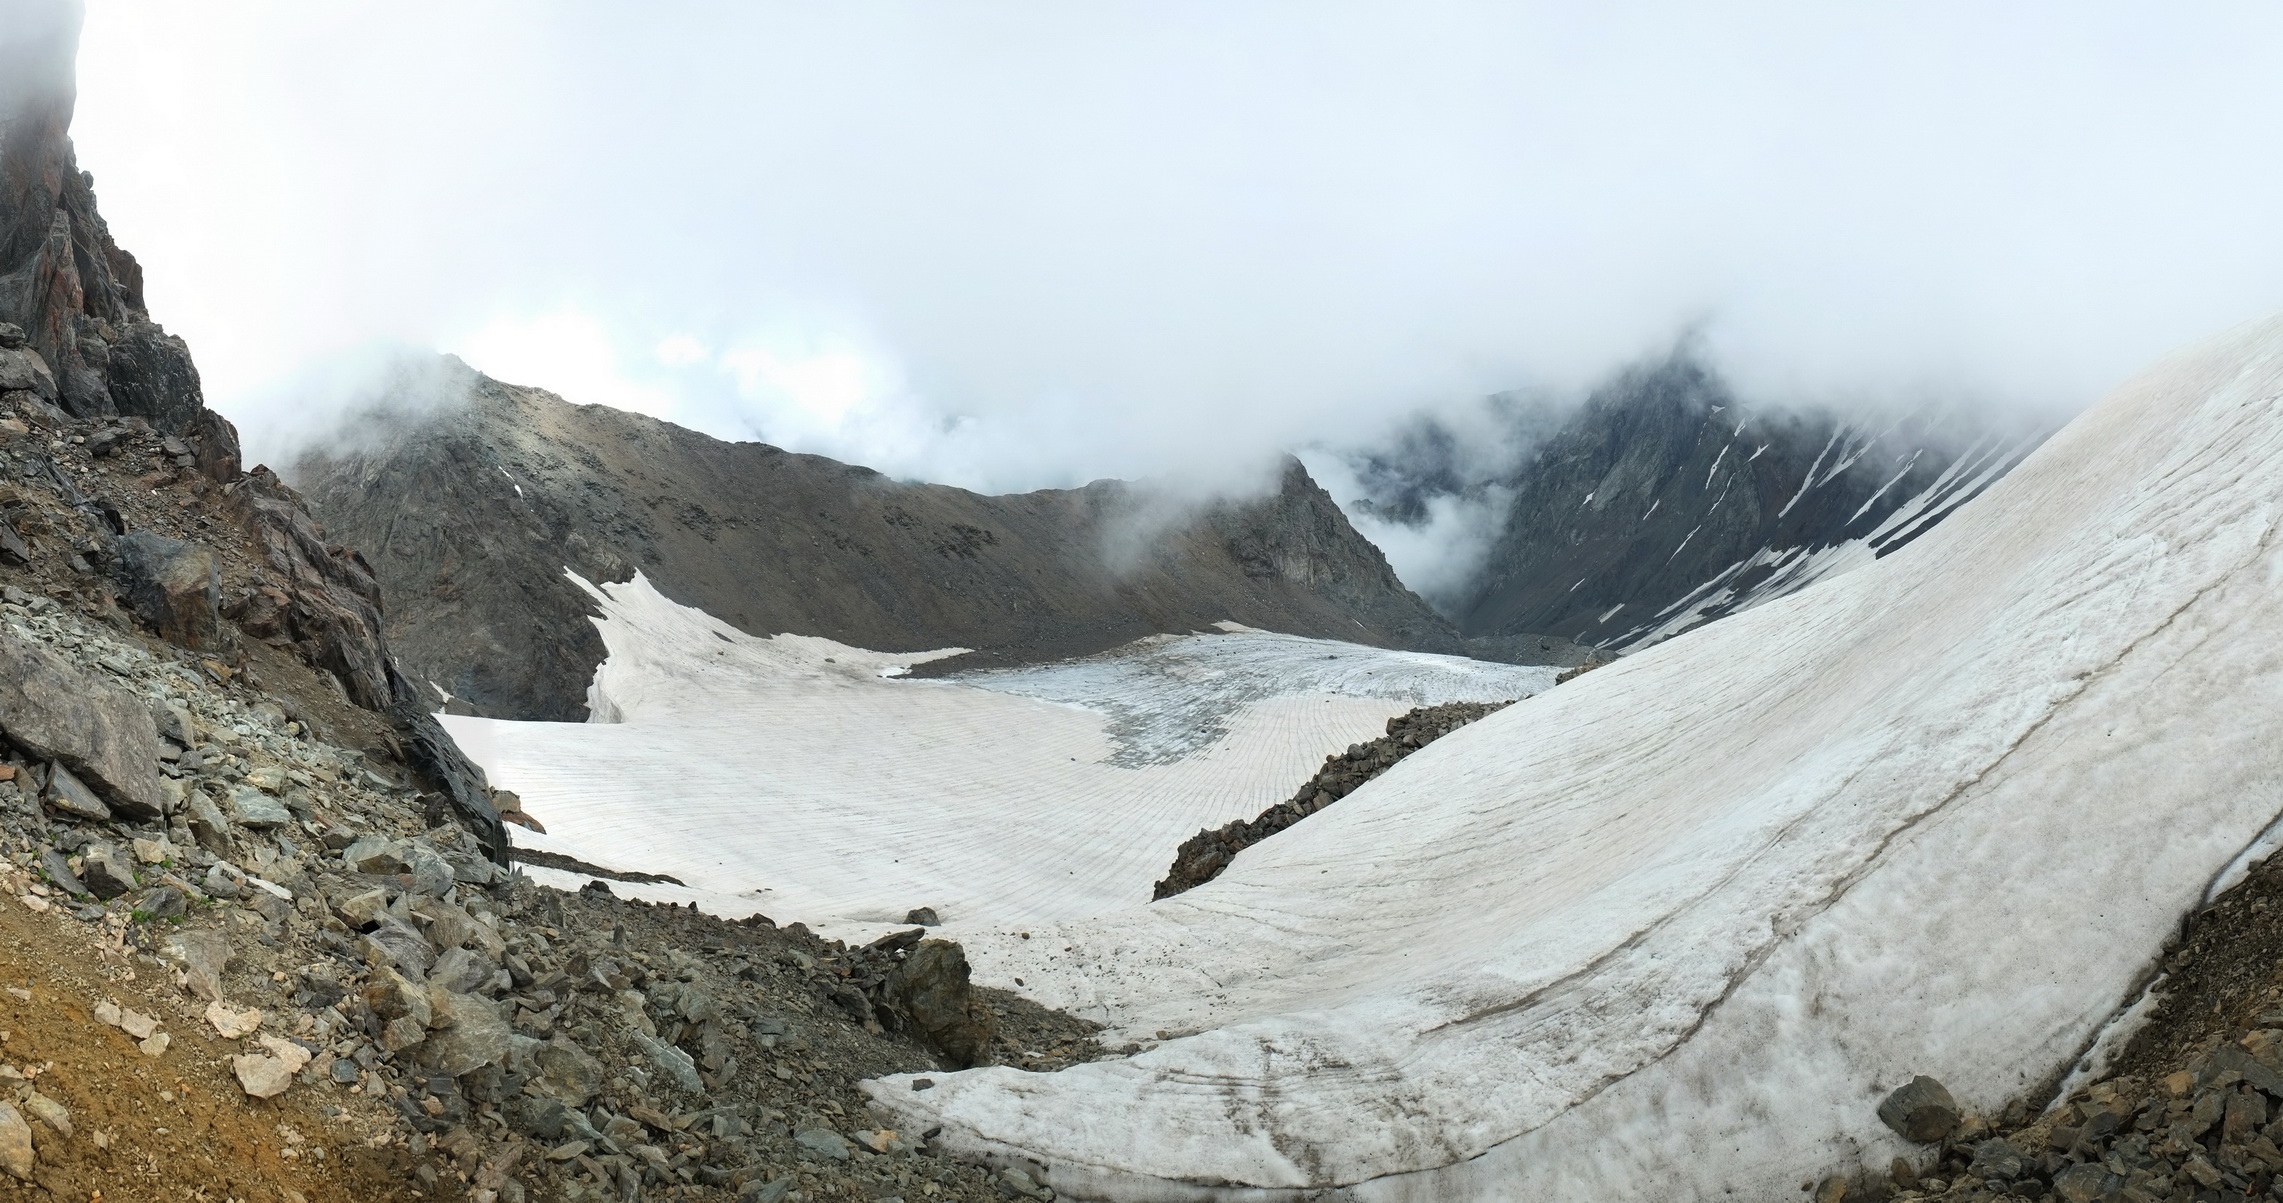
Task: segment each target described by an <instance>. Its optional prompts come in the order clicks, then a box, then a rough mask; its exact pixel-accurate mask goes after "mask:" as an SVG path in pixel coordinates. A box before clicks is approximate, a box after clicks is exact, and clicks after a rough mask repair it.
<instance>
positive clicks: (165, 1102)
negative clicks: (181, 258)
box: [0, 0, 1101, 1203]
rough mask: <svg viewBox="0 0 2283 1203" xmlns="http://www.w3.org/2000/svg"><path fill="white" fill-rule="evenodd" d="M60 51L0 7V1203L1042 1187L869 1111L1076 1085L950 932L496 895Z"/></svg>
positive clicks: (1056, 1043) (478, 820) (1086, 1044)
mask: <svg viewBox="0 0 2283 1203" xmlns="http://www.w3.org/2000/svg"><path fill="white" fill-rule="evenodd" d="M78 21H79V12H78V8H77V6H76V5H75V4H71V3H66V2H62V0H56V2H49V0H9V2H8V3H5V4H0V319H5V320H0V977H5V979H6V981H7V982H8V983H9V988H8V989H7V991H6V992H5V994H4V995H0V1026H4V1027H5V1029H6V1030H5V1031H0V1185H5V1186H6V1187H7V1188H9V1189H11V1190H15V1191H18V1192H34V1191H36V1192H38V1193H40V1194H41V1195H42V1196H43V1197H56V1198H66V1197H68V1198H75V1199H85V1198H91V1197H92V1198H100V1199H108V1200H114V1201H124V1200H139V1199H162V1198H163V1199H176V1198H181V1197H183V1191H184V1190H185V1189H189V1190H190V1191H191V1192H192V1194H193V1195H195V1196H197V1197H201V1198H225V1197H227V1198H238V1199H248V1200H253V1199H264V1200H284V1201H287V1203H307V1201H308V1200H312V1199H315V1200H358V1201H364V1200H379V1199H406V1198H427V1199H436V1198H447V1199H450V1198H466V1199H473V1200H477V1201H479V1203H494V1201H495V1200H521V1199H526V1198H546V1199H558V1198H560V1199H578V1198H594V1199H601V1198H609V1199H615V1200H627V1199H637V1198H653V1199H655V1198H695V1199H721V1200H727V1199H730V1198H738V1199H741V1200H746V1201H749V1203H750V1201H753V1200H770V1201H776V1200H785V1199H795V1200H798V1199H814V1198H838V1197H858V1196H869V1197H880V1198H885V1197H896V1196H898V1194H899V1193H901V1194H909V1195H913V1196H915V1197H916V1196H923V1195H924V1196H934V1197H948V1198H955V1199H984V1198H1002V1197H1006V1196H1007V1194H1008V1192H1010V1191H1012V1192H1016V1193H1021V1194H1030V1195H1032V1196H1034V1197H1041V1198H1046V1197H1051V1196H1050V1195H1049V1194H1047V1193H1046V1192H1043V1191H1040V1190H1039V1189H1038V1188H1036V1187H1035V1185H1034V1184H1032V1183H1031V1182H1030V1180H1029V1179H1028V1178H1027V1177H1025V1176H1024V1175H1023V1174H1022V1173H1021V1171H1020V1170H1019V1169H1012V1170H1008V1171H1006V1172H1001V1173H994V1172H991V1171H987V1170H984V1169H981V1168H976V1167H969V1166H961V1165H953V1164H949V1163H946V1162H943V1161H940V1160H938V1159H936V1158H935V1157H933V1156H932V1155H931V1151H930V1149H929V1147H928V1145H927V1143H926V1142H925V1141H924V1139H921V1138H919V1137H917V1136H914V1135H913V1134H908V1133H901V1134H900V1133H893V1132H886V1131H882V1130H880V1128H879V1126H878V1125H877V1123H872V1122H869V1121H868V1120H867V1118H866V1113H865V1111H864V1110H863V1103H862V1100H861V1098H860V1097H859V1096H858V1095H857V1094H856V1092H855V1091H854V1089H853V1085H852V1083H853V1081H854V1080H855V1079H857V1078H859V1077H862V1076H867V1075H872V1074H877V1073H882V1072H887V1071H890V1070H898V1069H914V1068H921V1069H924V1068H926V1067H929V1066H935V1065H966V1064H973V1063H978V1062H992V1063H999V1062H1003V1063H1007V1064H1013V1065H1019V1066H1026V1067H1030V1068H1039V1069H1047V1068H1053V1067H1055V1066H1057V1065H1061V1064H1066V1063H1068V1062H1069V1061H1070V1060H1073V1059H1086V1058H1091V1057H1095V1056H1099V1055H1101V1054H1100V1053H1099V1051H1098V1050H1096V1049H1095V1048H1094V1047H1093V1045H1092V1044H1091V1043H1090V1041H1089V1040H1088V1038H1087V1030H1086V1028H1085V1026H1084V1025H1082V1024H1078V1023H1075V1022H1073V1021H1070V1020H1068V1019H1066V1018H1063V1017H1060V1016H1056V1015H1053V1014H1051V1013H1048V1012H1045V1011H1043V1010H1041V1009H1039V1008H1037V1007H1034V1006H1031V1005H1029V1004H1027V1003H1024V1002H1022V1001H1021V1000H1018V999H1014V998H1012V997H1009V996H1004V995H993V994H990V993H988V992H981V991H976V990H974V989H971V988H970V987H969V986H968V985H967V980H966V973H965V964H964V961H963V960H962V959H961V957H960V954H959V950H958V948H957V946H956V945H952V944H947V943H944V942H942V941H933V940H928V939H925V938H924V932H923V931H920V930H917V929H914V930H911V931H908V932H905V933H902V934H900V935H898V936H896V937H894V938H891V939H889V940H887V941H883V942H882V943H881V944H879V945H876V946H873V947H870V948H861V949H851V948H847V947H844V946H841V945H838V944H834V943H830V942H827V941H823V940H820V939H818V938H816V937H814V936H812V935H810V934H809V933H807V932H805V931H803V930H801V929H800V928H798V927H797V926H795V927H793V928H789V929H786V930H782V931H780V930H778V929H777V928H775V927H774V925H772V924H771V923H770V922H769V921H768V920H767V919H766V918H762V917H758V916H755V917H752V918H749V919H747V920H746V921H744V922H741V923H728V922H724V921H721V920H717V919H713V918H710V917H705V916H699V915H697V914H695V913H692V912H684V911H675V910H670V909H668V908H656V907H645V906H641V905H638V904H630V903H625V902H622V901H620V900H617V899H614V898H611V897H609V896H608V895H607V894H604V893H601V892H600V891H590V892H587V893H584V894H581V895H576V896H567V895H560V894H554V893H551V892H547V891H542V890H539V889H537V888H535V887H533V886H532V885H531V884H530V883H529V882H528V881H526V880H524V879H522V878H521V877H520V875H519V874H517V873H515V872H514V871H513V870H512V869H511V868H509V867H508V866H507V863H506V860H505V857H506V852H507V849H506V843H505V840H504V837H503V833H502V830H501V824H500V820H499V818H498V817H497V814H496V812H495V810H494V806H493V800H492V794H491V792H490V790H489V788H488V786H487V785H486V783H485V782H484V780H483V776H482V774H481V772H480V771H479V770H477V769H476V768H475V767H474V766H473V765H471V764H470V763H469V762H468V761H467V760H466V759H465V757H463V756H461V755H460V753H459V752H458V750H457V748H456V747H454V746H453V745H452V742H451V740H450V739H449V737H448V736H446V735H445V734H444V732H443V731H442V729H441V728H440V727H439V726H437V724H436V723H435V722H434V720H433V718H431V717H430V716H429V715H428V714H427V712H426V711H425V710H424V709H423V708H422V707H421V706H420V705H418V703H417V700H416V699H415V697H414V695H413V692H412V690H411V689H410V688H409V687H408V686H407V685H406V683H405V682H404V680H403V678H402V677H401V676H400V675H398V674H397V672H396V670H395V668H394V664H393V658H392V656H391V654H390V649H389V647H388V645H387V643H386V642H385V640H384V638H383V636H382V625H383V622H382V611H381V609H380V590H379V587H378V585H377V584H376V583H375V581H374V578H373V576H372V573H371V571H370V569H369V568H368V567H367V565H366V561H365V559H364V557H363V556H362V555H360V554H358V553H357V552H356V551H354V550H351V549H349V548H346V547H343V546H341V545H339V544H337V543H331V542H328V541H327V539H326V537H325V533H324V531H323V530H322V528H320V527H319V526H318V524H317V523H316V521H315V520H314V519H313V518H312V517H311V516H310V514H309V513H308V511H307V509H306V507H305V506H304V505H303V504H302V502H301V500H300V498H299V497H298V496H297V495H296V494H295V493H293V491H291V490H290V489H287V488H286V487H284V486H283V485H282V484H281V483H279V482H278V480H277V478H276V477H275V476H273V475H271V474H270V473H269V472H268V471H267V470H266V469H256V470H255V471H253V472H251V473H248V472H245V471H241V470H240V468H239V464H238V454H237V438H236V433H235V432H234V431H233V430H232V429H231V427H230V425H229V423H227V422H226V421H223V420H222V419H221V418H220V417H218V416H217V415H215V414H213V413H212V412H211V411H208V410H207V409H206V408H205V407H204V404H203V401H202V399H201V396H200V393H199V389H198V381H197V374H196V372H195V370H194V369H193V368H192V366H191V363H190V360H189V357H188V353H187V351H185V350H184V349H183V347H182V345H181V344H180V343H179V342H178V341H175V340H172V339H170V338H168V337H166V336H165V335H164V334H163V333H162V332H161V331H160V330H159V328H158V327H157V326H156V325H154V324H152V323H151V322H150V321H149V318H148V315H147V313H146V312H145V311H144V309H143V307H142V303H141V300H140V296H139V282H138V278H137V276H136V273H135V269H134V261H133V260H132V258H131V257H128V256H127V255H126V254H125V253H124V252H122V251H120V250H119V249H118V248H117V247H116V246H115V245H113V244H112V243H111V241H110V238H109V235H108V233H107V232H106V230H105V228H104V226H103V223H102V221H101V218H100V216H99V215H98V214H97V213H96V212H95V208H94V197H93V194H92V192H91V191H90V189H89V184H88V179H87V177H86V176H84V175H83V174H81V173H79V172H78V170H77V168H76V164H75V162H74V156H73V151H72V147H71V144H70V141H69V138H68V125H69V118H70V108H71V99H72V94H71V78H72V77H71V55H72V52H73V48H74V45H75V41H76V34H77V29H78ZM502 801H512V800H511V799H507V798H505V797H503V798H502ZM518 817H519V818H520V817H521V816H518ZM186 1184H187V1186H186Z"/></svg>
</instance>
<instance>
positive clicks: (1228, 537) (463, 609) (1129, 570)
mask: <svg viewBox="0 0 2283 1203" xmlns="http://www.w3.org/2000/svg"><path fill="white" fill-rule="evenodd" d="M446 375H447V377H448V391H449V393H450V396H451V400H449V401H448V402H446V403H445V404H443V405H441V406H439V407H437V408H433V409H430V410H427V411H425V412H422V413H419V414H407V413H396V414H394V415H393V416H391V415H379V416H375V417H373V418H372V419H371V420H370V422H369V423H367V424H366V428H365V429H362V430H360V431H359V438H360V447H359V449H357V450H352V451H343V452H338V453H333V454H317V455H312V456H310V457H308V458H306V459H304V460H303V461H302V462H301V463H299V464H297V465H296V466H295V467H294V469H293V470H292V472H291V473H290V475H291V477H292V478H293V480H294V482H295V483H296V485H297V486H299V487H300V488H301V489H302V490H303V491H304V493H305V494H306V496H307V497H308V499H309V501H310V504H311V505H312V506H313V507H314V509H315V510H316V512H317V513H318V515H319V517H320V518H321V519H322V520H323V521H324V522H325V524H326V525H327V527H328V528H329V530H330V533H331V536H332V537H333V538H336V539H340V540H343V541H346V542H349V543H352V544H354V545H356V546H359V547H362V548H364V549H365V550H366V553H367V554H368V555H369V556H370V557H371V560H372V562H373V565H374V568H375V571H376V573H377V575H378V576H379V579H380V581H381V585H382V590H383V593H384V595H385V596H386V598H387V599H388V611H387V612H388V616H389V627H388V635H389V639H390V642H391V646H392V647H394V648H395V649H396V651H397V655H398V657H399V659H400V662H401V663H402V665H403V667H404V668H405V670H406V673H407V675H409V676H411V677H412V678H414V679H415V680H425V681H427V682H430V683H431V684H432V685H434V686H436V687H438V688H440V689H441V690H443V691H445V692H448V693H450V694H451V695H453V696H454V697H456V698H459V699H462V700H463V701H464V702H466V703H467V705H468V706H469V707H471V708H472V709H474V710H475V711H476V712H478V713H481V714H485V715H490V716H493V717H502V718H533V719H542V718H543V719H572V720H575V719H581V718H584V717H585V715H586V689H587V685H588V682H589V680H590V679H591V677H592V675H593V672H594V668H595V666H596V664H597V663H599V662H600V660H601V658H602V655H603V646H602V642H601V640H600V639H599V638H598V637H597V636H596V634H595V631H594V629H593V626H592V625H591V623H590V622H589V621H588V619H587V615H588V613H589V603H588V601H587V598H586V595H585V594H584V593H582V592H581V591H580V590H579V589H578V588H577V587H576V586H575V585H573V584H572V583H571V582H570V581H569V580H568V579H567V578H565V577H564V575H563V573H564V570H565V569H566V568H569V569H570V570H571V571H574V572H577V573H579V574H581V575H583V576H586V577H588V578H590V579H595V580H613V581H617V580H625V579H627V578H628V577H629V576H630V575H631V574H632V573H633V571H634V570H636V569H638V568H639V569H641V570H642V572H643V573H644V574H645V575H646V576H648V577H649V578H650V579H651V580H652V581H653V582H654V583H655V584H656V585H657V587H658V589H659V590H660V591H661V592H662V593H664V594H665V595H667V596H668V597H671V598H673V599H674V600H676V601H679V602H682V603H683V604H686V605H691V606H696V607H698V608H700V609H703V610H705V611H706V612H708V613H710V614H713V615H715V616H716V617H719V618H721V619H723V620H724V621H727V622H729V623H731V624H733V625H735V626H737V627H738V628H740V629H741V630H744V631H747V632H749V633H752V634H757V635H764V634H776V633H779V632H785V631H791V632H797V633H801V634H811V635H822V636H826V637H829V638H832V639H836V640H839V641H841V642H844V643H850V644H855V645H858V646H862V647H867V648H873V649H877V650H882V651H911V650H919V649H925V648H939V647H945V646H954V645H956V646H963V647H970V648H975V649H979V651H980V652H981V653H982V654H980V655H977V656H968V657H961V658H959V660H958V661H957V662H956V664H957V665H958V666H959V667H972V666H977V665H979V664H1006V663H1020V662H1024V661H1028V660H1035V659H1040V658H1047V657H1054V656H1063V655H1075V654H1083V653H1089V652H1094V651H1099V650H1102V649H1104V648H1108V647H1112V646H1115V645H1117V644H1120V643H1123V642H1125V641H1127V640H1130V639H1134V638H1137V637H1139V636H1142V635H1146V634H1150V633H1153V632H1160V631H1172V632H1187V631H1191V630H1197V629H1208V628H1209V627H1210V626H1211V624H1213V623H1215V622H1219V621H1222V620H1233V621H1236V622H1239V623H1243V624H1245V625H1247V626H1254V627H1261V628H1265V629H1269V630H1276V631H1283V632H1287V633H1290V634H1298V635H1313V636H1320V637H1327V638H1337V639H1346V640H1351V641H1354V642H1358V643H1368V644H1374V645H1378V646H1385V647H1404V648H1416V649H1421V650H1430V651H1442V652H1460V651H1463V645H1462V643H1461V641H1460V640H1459V639H1458V637H1457V634H1456V632H1455V630H1454V629H1453V628H1452V627H1451V625H1450V624H1449V623H1448V622H1447V621H1445V620H1444V619H1443V618H1441V617H1440V616H1438V615H1436V614H1435V613H1434V611H1432V610H1431V609H1430V608H1428V606H1427V605H1426V603H1425V602H1423V601H1421V600H1420V599H1419V598H1418V597H1416V596H1415V595H1413V594H1412V593H1411V592H1410V591H1409V590H1407V589H1405V588H1404V587H1403V585H1402V583H1401V582H1400V581H1398V580H1397V579H1396V577H1395V574H1394V573H1393V572H1392V571H1391V570H1390V569H1389V568H1388V566H1387V562H1386V560H1385V558H1384V557H1382V556H1381V555H1380V553H1379V550H1378V549H1377V548H1376V547H1374V546H1372V544H1371V543H1370V542H1369V541H1368V540H1365V539H1364V538H1363V537H1362V536H1360V535H1358V534H1357V533H1356V532H1355V530H1354V528H1352V527H1351V526H1349V525H1348V522H1347V519H1346V517H1345V516H1344V515H1342V514H1341V512H1340V510H1339V507H1338V506H1337V505H1335V504H1334V503H1333V501H1332V499H1331V498H1330V497H1329V496H1328V495H1327V494H1325V493H1324V491H1323V490H1322V489H1320V488H1318V487H1316V485H1315V483H1314V482H1313V481H1312V480H1310V479H1309V478H1308V476H1307V473H1306V472H1305V471H1304V470H1302V469H1301V468H1300V466H1299V465H1298V464H1297V463H1288V464H1287V466H1286V469H1285V473H1284V477H1283V480H1282V482H1281V487H1280V489H1279V490H1278V491H1277V492H1276V493H1274V494H1272V495H1270V496H1268V497H1266V498H1263V499H1260V500H1257V501H1250V502H1245V503H1242V504H1221V505H1214V506H1209V507H1205V508H1202V509H1194V508H1185V507H1184V506H1183V505H1181V504H1180V503H1178V502H1177V501H1176V500H1175V499H1173V498H1171V497H1168V496H1165V495H1163V494H1160V493H1157V492H1154V491H1152V490H1150V489H1149V488H1147V487H1145V486H1139V485H1133V484H1127V483H1123V482H1118V481H1098V482H1096V483H1094V484H1091V485H1088V486H1086V487H1084V488H1081V489H1068V490H1047V491H1041V492H1036V493H1024V494H1016V495H1009V496H1003V497H987V496H982V495H979V494H975V493H970V492H967V491H965V490H962V489H955V488H950V487H947V486H942V485H924V484H907V483H900V482H896V481H892V480H889V479H888V478H886V477H884V476H881V475H880V474H879V473H877V472H874V471H872V470H870V469H868V468H861V467H856V466H852V465H849V464H843V463H839V462H836V461H834V460H829V459H825V458H822V457H819V456H813V455H796V454H790V453H787V452H785V451H782V450H780V449H778V448H776V447H771V446H767V445H765V444H760V443H728V442H722V441H720V440H718V439H713V438H710V437H707V436H705V435H702V434H698V433H696V432H694V431H690V430H685V429H682V428H680V427H677V426H674V425H671V424H669V423H666V422H661V421H658V420H656V419H653V418H647V417H643V416H640V415H637V414H630V413H626V412H622V411H619V410H614V409H609V408H606V407H601V406H577V405H571V404H569V403H567V402H565V401H563V400H562V399H560V398H558V397H556V396H554V395H553V394H550V393H546V392H543V391H540V390H537V389H529V388H519V387H515V386H512V385H506V384H501V383H499V382H498V381H494V380H491V379H488V378H486V377H483V376H481V375H478V374H476V373H474V372H472V371H469V370H468V369H466V368H465V367H463V366H460V365H458V364H457V361H452V363H451V365H450V367H449V369H448V371H447V373H446Z"/></svg>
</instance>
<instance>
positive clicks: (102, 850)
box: [79, 844, 136, 902]
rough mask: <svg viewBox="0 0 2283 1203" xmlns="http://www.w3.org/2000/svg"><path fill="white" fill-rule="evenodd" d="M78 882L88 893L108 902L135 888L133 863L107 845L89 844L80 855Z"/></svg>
mask: <svg viewBox="0 0 2283 1203" xmlns="http://www.w3.org/2000/svg"><path fill="white" fill-rule="evenodd" d="M79 864H80V880H82V881H84V882H86V883H87V889H88V892H89V893H91V894H93V895H95V896H96V897H97V898H101V899H103V900H104V901H105V902H109V901H110V900H111V899H113V898H117V897H119V896H120V895H122V894H125V893H128V892H129V891H131V890H133V889H135V888H136V882H135V867H134V864H133V862H132V861H131V860H130V859H129V858H128V857H127V856H126V855H125V854H124V853H122V852H120V851H119V849H117V848H115V847H113V846H111V845H109V844H89V845H88V846H87V848H86V849H85V850H84V851H82V852H81V853H80V858H79Z"/></svg>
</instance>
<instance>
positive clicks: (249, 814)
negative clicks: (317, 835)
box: [230, 785, 293, 831]
mask: <svg viewBox="0 0 2283 1203" xmlns="http://www.w3.org/2000/svg"><path fill="white" fill-rule="evenodd" d="M230 813H231V815H232V817H234V818H236V819H237V821H238V825H239V826H241V827H251V828H253V829H255V830H257V831H261V830H267V829H268V828H272V827H282V826H284V825H285V824H287V823H291V822H292V821H293V812H292V811H290V810H287V809H286V807H285V803H283V802H280V801H278V800H277V799H275V798H272V797H270V796H269V795H268V794H265V793H263V792H262V791H260V790H258V789H255V788H253V787H252V786H246V785H241V786H238V787H236V788H234V789H232V790H231V791H230Z"/></svg>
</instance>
